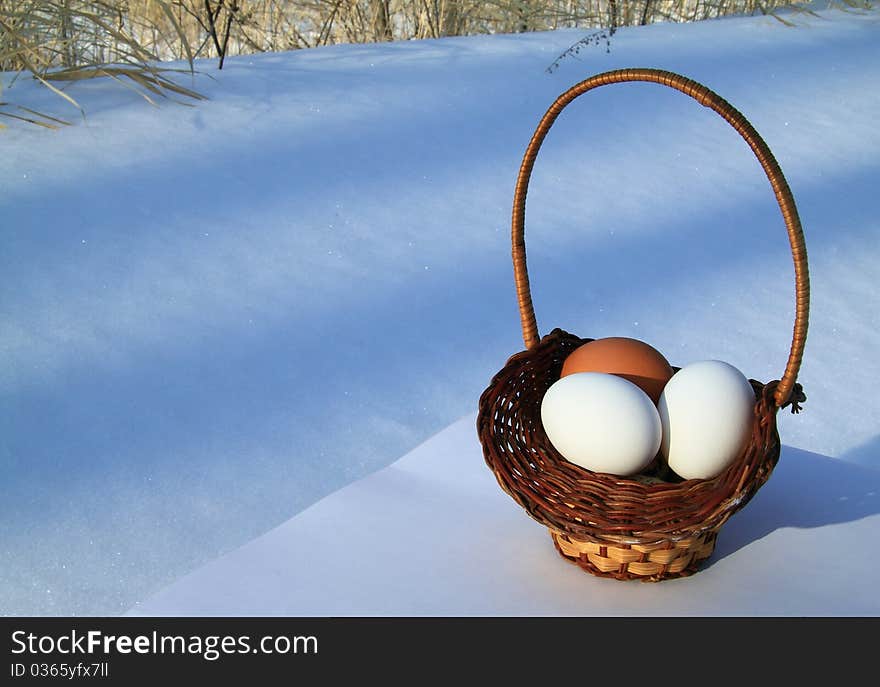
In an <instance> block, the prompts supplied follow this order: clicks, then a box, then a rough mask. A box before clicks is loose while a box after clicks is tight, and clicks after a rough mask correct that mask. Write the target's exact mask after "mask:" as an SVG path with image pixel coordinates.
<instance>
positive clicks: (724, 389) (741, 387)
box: [657, 360, 755, 479]
mask: <svg viewBox="0 0 880 687" xmlns="http://www.w3.org/2000/svg"><path fill="white" fill-rule="evenodd" d="M657 408H658V410H659V411H660V422H661V423H662V425H663V441H662V443H661V446H660V450H661V452H662V454H663V456H664V457H665V458H666V460H667V462H668V463H669V467H670V468H672V470H673V471H674V472H675V473H676V474H677V475H680V476H681V477H683V478H684V479H710V478H712V477H715V476H717V475H719V474H720V473H721V472H722V471H723V470H724V469H725V468H727V467H728V466H729V465H730V463H731V462H733V460H734V459H735V458H736V457H737V456H739V455H740V453H741V452H742V450H743V448H744V447H745V445H746V442H747V441H748V439H749V436H750V434H751V430H752V421H753V419H754V409H755V392H754V391H753V389H752V385H751V384H749V380H748V379H746V377H745V375H743V373H742V372H740V371H739V370H737V369H736V368H735V367H734V366H733V365H730V364H728V363H725V362H722V361H720V360H701V361H700V362H696V363H691V364H690V365H687V366H685V367H683V368H681V370H679V371H678V372H676V373H675V374H674V375H673V376H672V378H671V379H670V380H669V381H668V382H667V383H666V386H665V387H664V388H663V393H661V394H660V401H659V403H658V404H657Z"/></svg>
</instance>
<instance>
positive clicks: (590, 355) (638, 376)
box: [561, 336, 672, 404]
mask: <svg viewBox="0 0 880 687" xmlns="http://www.w3.org/2000/svg"><path fill="white" fill-rule="evenodd" d="M577 372H606V373H608V374H615V375H618V376H620V377H623V378H624V379H627V380H629V381H630V382H632V383H633V384H635V385H636V386H638V387H639V388H640V389H641V390H642V391H644V392H645V393H646V394H648V396H650V398H651V400H652V401H654V403H655V404H656V403H657V401H659V400H660V392H661V391H663V387H664V386H665V385H666V382H668V381H669V379H670V377H672V366H671V365H670V364H669V362H668V361H667V360H666V358H664V357H663V354H662V353H660V351H658V350H657V349H656V348H654V347H652V346H650V345H648V344H646V343H645V342H644V341H639V340H638V339H629V338H626V337H622V336H611V337H607V338H604V339H596V340H594V341H588V342H587V343H585V344H583V345H582V346H579V347H578V348H576V349H575V350H574V351H572V352H571V353H570V354H569V355H568V357H567V358H566V359H565V361H564V362H563V364H562V373H561V376H562V377H567V376H568V375H570V374H575V373H577Z"/></svg>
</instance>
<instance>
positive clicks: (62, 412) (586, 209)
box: [0, 10, 880, 615]
mask: <svg viewBox="0 0 880 687" xmlns="http://www.w3.org/2000/svg"><path fill="white" fill-rule="evenodd" d="M878 19H880V16H878V14H877V13H876V12H867V13H863V14H860V13H849V12H847V13H844V12H840V11H834V10H831V11H825V12H820V13H819V16H818V17H809V16H799V17H798V19H797V23H798V26H797V27H795V28H790V27H786V26H784V25H783V24H781V23H780V22H778V21H776V20H774V19H772V18H769V17H743V18H730V19H723V20H715V21H707V22H701V23H698V24H687V25H676V24H658V25H652V26H646V27H639V28H632V29H622V30H620V31H618V32H617V33H616V34H615V36H614V38H613V40H612V46H611V52H610V53H606V52H605V51H604V49H595V50H590V51H587V52H582V53H581V55H580V59H578V60H573V59H567V60H564V61H563V62H562V63H561V66H560V68H559V69H558V70H556V71H554V72H553V73H552V74H548V73H547V72H546V71H545V70H546V67H547V66H548V65H549V64H550V63H551V62H552V61H553V60H554V59H555V58H556V56H557V55H559V54H560V53H561V52H562V51H564V50H565V49H566V48H567V47H568V46H569V45H571V44H572V43H574V42H575V41H576V40H578V39H579V38H580V37H581V36H582V35H583V34H582V33H581V32H578V31H557V32H548V33H542V34H528V35H517V36H486V37H472V38H458V39H443V40H437V41H412V42H406V43H390V44H383V45H371V46H336V47H330V48H321V49H316V50H310V51H300V52H293V53H288V54H271V55H259V56H253V57H241V58H233V59H229V60H227V62H226V64H225V66H224V69H223V71H222V72H217V71H215V70H214V64H213V62H212V61H207V62H204V63H200V64H199V65H198V68H199V73H198V74H197V75H196V76H195V78H194V79H193V80H192V82H191V81H190V80H189V79H188V78H187V79H184V84H185V85H192V86H193V87H195V88H196V89H197V90H200V91H201V92H203V93H204V94H206V95H208V96H209V98H210V99H209V100H208V101H205V102H202V103H198V104H196V105H195V106H194V107H182V106H178V105H174V104H171V103H168V104H165V105H163V106H161V107H159V108H153V107H151V106H149V105H148V104H146V103H145V102H143V100H141V99H139V98H137V97H136V96H134V95H132V94H131V92H130V91H128V90H126V89H121V88H119V87H118V86H114V85H113V84H111V83H102V82H99V81H97V80H96V81H94V82H92V83H86V84H77V85H76V86H74V87H73V88H74V90H73V91H72V92H73V94H74V96H75V97H76V98H77V100H78V101H80V102H81V103H82V104H83V105H84V107H85V109H86V117H85V119H78V118H77V117H78V115H75V114H74V115H72V114H71V111H70V108H69V106H66V105H65V104H64V103H63V102H62V101H60V100H59V99H57V97H55V96H52V95H51V94H48V93H45V92H44V91H42V90H41V89H39V88H38V87H37V86H36V85H35V84H31V83H27V82H25V81H23V80H18V81H17V82H16V83H15V84H14V85H13V86H12V87H11V88H9V90H8V91H4V95H5V96H6V98H7V99H9V100H15V101H16V102H20V103H22V104H26V105H27V106H29V107H32V108H34V109H37V110H42V111H46V112H48V113H50V114H54V115H60V116H63V117H66V118H73V119H74V125H73V126H70V127H66V128H64V129H61V130H59V131H57V132H47V131H43V130H38V129H36V128H32V127H26V126H17V125H14V126H12V127H10V128H9V129H7V130H5V131H4V132H3V133H2V134H0V135H2V137H3V138H2V144H3V152H4V154H3V156H2V158H0V185H2V188H3V190H4V192H3V195H2V198H0V217H2V223H0V238H2V244H0V245H2V246H3V249H2V252H0V271H2V274H3V275H4V278H3V280H2V284H0V312H2V316H0V351H2V359H3V361H4V364H3V365H2V366H0V422H2V424H0V467H2V469H3V474H4V479H3V481H2V482H0V560H2V564H0V613H3V614H7V615H73V614H77V615H84V614H85V615H96V614H97V615H115V614H119V613H123V612H125V611H126V610H127V609H129V608H131V607H132V606H133V605H134V604H135V603H136V602H141V601H144V600H145V599H147V598H148V597H149V596H150V595H151V594H153V593H156V592H158V591H159V590H161V589H163V588H166V587H167V586H168V585H170V584H172V583H173V582H174V580H176V579H179V578H181V577H182V576H184V575H185V574H187V573H190V572H191V571H194V570H196V569H197V568H199V567H200V566H202V565H204V564H207V563H208V562H209V561H211V560H214V559H217V558H218V557H219V556H221V555H223V554H225V553H228V552H233V551H235V550H236V549H238V547H240V546H242V545H244V544H246V543H247V542H249V541H251V540H253V539H254V538H256V537H259V536H260V535H264V534H266V533H267V532H269V531H270V530H272V532H273V533H274V532H278V530H273V528H276V527H277V526H279V525H281V524H282V523H286V521H288V520H290V519H291V518H293V520H291V521H290V523H291V527H293V528H299V527H301V526H300V525H293V524H292V523H296V522H298V520H297V518H296V517H294V516H296V515H297V514H301V515H302V516H307V515H308V514H309V513H311V512H312V510H311V509H309V506H311V505H313V504H315V503H316V502H318V501H319V500H320V499H322V498H323V497H326V496H327V495H329V494H332V493H333V492H336V491H337V490H339V489H340V488H342V487H344V486H345V485H350V484H351V485H353V484H354V483H357V482H358V480H361V479H362V478H364V477H366V476H367V475H370V474H372V473H376V472H377V471H379V470H381V469H382V468H385V467H386V466H389V465H391V464H392V463H394V461H395V460H397V459H398V458H399V457H400V456H402V455H404V454H406V453H407V452H409V451H411V450H412V449H413V448H414V447H416V446H419V445H420V444H421V443H422V442H423V441H425V440H426V439H427V438H428V437H430V436H432V435H435V434H437V433H438V432H441V430H444V428H447V427H450V428H451V427H452V426H457V425H454V423H455V422H456V421H458V420H459V419H460V418H463V417H467V416H469V415H470V414H471V413H472V412H474V410H475V408H476V404H477V399H478V397H479V394H480V393H481V391H482V390H483V388H485V386H486V385H487V383H488V381H489V379H490V378H491V376H492V375H493V374H494V373H495V372H496V371H497V370H498V369H499V368H500V367H501V366H502V365H503V363H504V361H505V360H506V359H507V357H508V356H509V355H510V354H512V353H514V352H516V351H518V350H520V349H521V348H522V340H521V336H520V331H519V318H518V313H517V310H516V303H515V298H514V291H513V282H512V274H511V267H510V246H509V213H510V203H511V198H512V191H513V183H514V180H515V176H516V171H517V169H518V167H519V163H520V158H521V156H522V152H523V150H524V148H525V145H526V143H527V141H528V139H529V137H530V136H531V133H532V131H533V130H534V127H535V125H536V124H537V121H538V119H539V118H540V116H541V115H542V114H543V112H544V111H545V109H546V108H547V106H548V105H549V104H550V102H552V101H553V99H554V98H555V97H556V96H557V95H558V94H559V93H561V92H562V91H563V90H565V89H566V88H568V87H569V86H570V85H572V84H574V83H576V82H577V81H579V80H580V79H582V78H585V77H587V76H589V75H591V74H594V73H596V72H599V71H605V70H607V69H613V68H618V67H626V66H651V67H657V68H662V69H670V70H673V71H677V72H680V73H683V74H686V75H687V76H689V77H691V78H693V79H696V80H697V81H700V82H702V83H704V84H705V85H707V86H709V87H710V88H712V89H713V90H715V91H716V92H718V93H719V94H720V95H722V96H723V97H724V98H726V99H727V100H729V101H730V102H731V103H733V104H734V105H735V106H736V107H737V108H738V109H739V110H740V111H742V112H743V113H744V114H745V115H746V116H747V117H748V118H749V119H750V121H751V122H752V124H753V125H754V126H755V128H756V129H757V130H758V131H759V132H760V133H761V135H762V136H763V137H764V139H765V140H766V141H767V142H768V144H769V145H770V147H771V148H772V150H773V152H774V154H775V156H776V158H777V159H778V160H779V162H780V164H781V165H782V168H783V170H784V172H785V174H786V177H787V179H788V181H789V183H790V185H791V187H792V191H793V193H794V195H795V199H796V201H797V203H798V209H799V212H800V216H801V219H802V221H803V224H804V229H805V235H806V239H807V248H808V251H809V258H810V273H811V281H812V297H811V320H810V331H809V336H808V341H807V347H806V352H805V358H804V364H803V367H802V370H801V375H800V381H801V382H802V383H803V385H804V388H805V391H806V393H807V396H808V400H807V402H806V404H805V410H804V412H803V413H801V414H800V415H798V416H791V415H789V414H788V413H787V412H786V413H783V414H781V415H780V433H781V436H782V439H783V442H784V443H785V444H786V452H787V453H786V456H789V455H790V456H791V458H790V461H784V462H786V463H790V464H791V466H792V468H794V466H796V465H797V463H798V461H799V460H800V458H801V457H802V456H803V455H805V454H807V453H809V454H810V455H812V454H818V455H819V456H825V458H823V459H822V460H823V461H825V462H821V465H822V466H823V467H822V468H821V469H817V470H815V471H813V472H810V473H808V474H816V475H817V476H818V477H821V478H822V479H823V480H824V479H825V478H826V477H828V476H829V475H831V476H833V475H835V474H837V473H835V472H834V470H835V469H837V468H831V467H828V465H829V461H830V462H831V464H832V465H837V464H838V463H841V464H843V463H846V464H847V465H848V467H846V468H844V467H840V468H839V469H840V470H841V471H846V470H850V469H856V468H851V466H850V464H851V463H860V464H861V465H862V467H863V468H864V467H867V468H870V467H877V466H878V463H880V461H878V437H880V433H878V426H877V417H878V416H880V415H878V412H877V411H878V407H877V406H878V404H877V402H876V400H875V399H876V392H875V390H874V388H873V387H874V384H875V381H876V379H877V378H878V372H880V363H878V361H877V357H876V351H877V350H878V348H880V346H878V343H880V341H878V338H880V335H878V333H877V332H878V330H880V327H878V325H880V322H878V307H877V305H878V297H877V295H876V283H877V278H878V276H880V275H878V264H880V262H878V258H880V242H878V241H877V237H878V229H880V223H878V219H877V217H880V213H878V198H877V195H876V189H877V179H878V173H880V169H878V165H877V160H878V159H880V133H878V131H877V128H876V124H875V122H874V121H873V113H874V112H876V111H877V108H878V106H880V53H878V51H877V44H878V38H880V24H878ZM526 225H527V229H526V245H527V249H528V256H529V269H530V275H531V280H532V290H533V297H534V302H535V308H536V312H537V317H538V325H539V328H540V330H541V331H542V333H546V332H547V331H549V330H550V329H552V328H553V327H556V326H560V327H563V328H564V329H567V330H568V331H571V332H574V333H578V334H580V335H581V336H591V337H599V336H611V335H619V336H634V337H637V338H641V339H643V340H645V341H647V342H649V343H651V344H652V345H654V346H656V347H657V348H658V349H659V350H661V351H662V352H664V353H665V354H666V356H667V357H668V358H669V359H670V361H671V362H672V363H673V364H675V365H682V364H685V363H687V362H689V361H692V360H698V359H705V358H718V359H722V360H725V361H727V362H729V363H731V364H733V365H735V366H736V367H738V368H739V369H741V370H743V372H745V373H746V374H747V375H748V376H751V377H755V378H758V379H765V380H769V379H775V378H778V377H779V375H780V374H781V372H782V369H783V367H784V364H785V360H786V358H787V355H788V347H789V344H790V338H789V336H790V332H791V323H792V319H793V312H794V293H793V270H792V267H791V256H790V252H789V248H788V245H787V239H786V236H785V231H784V225H783V223H782V219H781V216H780V215H779V210H778V207H777V206H776V204H775V201H774V199H773V197H772V193H771V192H770V189H769V186H768V184H767V182H766V179H765V178H763V176H762V172H761V170H760V167H759V166H758V164H757V162H756V161H755V160H754V158H753V157H752V156H751V153H750V152H749V151H748V149H747V148H746V146H745V145H744V144H743V142H742V141H741V139H740V138H739V137H738V136H737V135H736V134H735V133H734V132H733V131H732V130H730V128H729V127H728V126H727V125H726V124H725V123H724V122H723V121H722V120H720V118H718V117H717V116H716V115H714V114H713V113H711V112H709V111H708V110H705V109H704V108H700V107H698V106H697V105H696V104H695V103H694V102H693V101H691V100H689V99H688V98H685V97H683V96H681V94H678V93H674V92H672V91H669V90H668V89H662V88H659V87H657V86H654V85H648V84H629V85H626V86H614V87H609V88H606V89H600V90H598V91H595V92H593V93H590V94H588V95H587V96H585V97H584V98H582V99H580V100H578V101H576V102H575V103H574V104H573V105H572V106H571V107H569V108H568V109H567V110H566V112H565V113H564V114H563V116H562V117H561V118H560V119H559V121H558V122H557V125H556V126H555V127H554V129H553V131H552V132H551V134H550V136H549V137H548V139H547V141H546V143H545V146H544V148H543V149H542V152H541V155H540V157H539V159H538V163H537V165H536V168H535V173H534V175H533V178H532V186H531V188H530V193H529V207H528V214H527V218H526ZM465 424H466V423H465ZM474 435H475V432H474ZM462 441H463V439H462ZM469 455H471V454H469ZM784 457H785V456H784ZM818 460H819V459H817V461H818ZM476 469H477V470H482V471H485V475H484V477H485V476H488V477H489V478H490V479H491V474H490V473H489V472H488V470H487V469H486V468H485V467H484V466H482V465H481V466H480V467H479V468H476ZM436 472H437V471H436V470H434V471H430V470H429V471H428V473H426V474H428V475H436ZM382 474H386V473H382ZM470 474H472V473H463V475H462V479H461V481H460V483H459V484H458V486H459V488H460V489H461V490H463V491H462V492H460V493H459V494H458V497H459V498H463V494H467V493H468V490H469V489H470V486H469V483H468V480H469V479H472V478H471V477H469V475H470ZM480 474H482V473H480ZM841 474H844V473H843V472H842V473H841ZM845 474H846V475H849V474H850V473H849V472H845ZM853 474H855V473H853ZM859 474H861V473H859ZM865 474H873V473H871V472H870V471H869V472H866V473H865ZM438 479H440V478H439V477H438ZM774 480H775V476H774V478H773V479H771V482H770V484H772V483H773V481H774ZM364 484H369V483H364ZM425 488H426V489H428V491H429V492H430V484H427V485H425ZM438 488H440V485H438ZM474 489H477V487H476V486H474ZM765 489H769V484H768V487H765ZM344 493H345V492H339V493H338V495H334V498H337V496H339V495H343V494H344ZM393 493H396V492H393ZM479 493H480V494H484V492H483V491H479ZM771 493H772V492H771ZM500 497H501V498H502V499H505V498H507V497H506V496H505V495H503V494H500ZM432 498H433V499H435V500H436V501H437V503H438V505H437V508H438V509H439V508H441V507H442V506H441V504H440V500H442V494H441V493H440V492H437V493H436V494H435V495H434V496H433V497H432ZM507 500H508V501H509V499H507ZM502 502H503V501H502ZM322 503H323V502H322ZM787 503H792V505H793V507H796V506H797V505H798V504H797V501H796V500H792V498H791V495H790V494H789V495H788V501H787ZM356 505H357V504H352V507H356ZM510 505H511V506H514V507H515V504H512V502H511V504H510ZM336 508H337V509H338V512H339V513H344V512H348V511H347V510H346V506H345V505H344V504H343V505H339V506H337V507H336ZM749 508H751V505H750V507H749ZM747 510H748V509H747ZM875 511H876V506H874V507H873V510H871V511H870V513H873V512H875ZM514 515H516V513H514ZM309 517H314V516H309ZM511 517H513V515H512V516H511ZM516 521H517V522H518V523H519V524H518V525H516V527H520V528H522V529H523V530H534V529H535V528H532V527H530V523H529V521H528V520H527V519H524V518H522V517H521V516H519V517H517V518H516ZM874 522H875V520H874V519H870V518H868V519H867V520H866V523H868V525H865V523H862V524H860V525H859V526H860V527H862V526H871V525H870V523H874ZM823 524H824V523H823ZM873 526H874V527H876V525H873ZM284 527H285V528H286V527H288V525H287V524H285V525H284ZM416 529H417V527H416V524H415V523H414V524H413V531H415V530H416ZM297 531H298V532H300V535H299V536H306V535H305V534H302V530H299V529H297ZM874 531H875V532H876V529H875V530H874ZM783 534H784V536H785V537H786V538H787V539H788V538H789V530H787V529H786V530H784V533H783V531H782V530H777V531H775V532H773V534H772V536H773V537H778V536H783ZM542 535H544V533H543V532H541V531H540V528H537V532H536V533H535V532H531V533H530V534H523V535H522V536H524V537H525V536H534V537H538V538H540V537H542ZM309 536H315V535H309ZM765 539H767V537H765V538H763V539H760V540H759V541H756V542H755V543H754V545H762V546H763V545H764V543H765ZM787 539H786V541H787ZM260 541H262V540H260ZM767 545H768V546H770V545H771V544H770V543H767ZM774 545H775V544H774ZM264 552H265V550H264ZM729 558H730V559H734V558H735V556H733V555H731V556H730V557H729ZM724 560H725V561H726V560H727V559H724ZM547 565H549V566H556V565H557V561H555V560H552V561H551V562H550V563H548V564H547ZM719 565H720V563H719ZM321 569H322V570H326V569H327V566H324V567H322V568H321ZM452 570H453V571H454V574H456V575H460V576H461V577H462V578H467V579H463V580H462V584H463V585H467V584H470V583H471V580H470V578H471V577H472V576H473V575H476V572H475V571H474V570H473V569H467V568H466V569H463V570H462V569H460V568H459V567H458V566H453V567H452ZM858 570H861V568H858ZM574 572H578V573H579V571H574ZM472 573H473V575H472ZM450 574H453V573H452V572H450ZM496 574H497V573H496ZM697 577H699V576H697ZM578 579H580V578H578ZM693 579H697V578H693ZM817 579H818V578H817ZM474 583H475V584H476V582H474ZM467 598H472V597H467ZM828 598H829V600H830V601H829V604H830V603H831V601H833V602H835V603H836V602H838V601H839V598H838V597H836V596H834V595H831V596H829V597H828ZM241 604H245V602H244V601H241ZM828 607H829V608H832V607H833V605H829V606H828ZM512 608H514V607H513V606H511V609H512ZM537 608H538V607H537V606H536V607H535V609H537ZM849 608H850V607H846V608H843V607H841V611H842V612H845V611H847V610H848V609H849ZM239 609H240V610H242V611H243V612H245V611H247V608H246V605H242V606H239ZM312 610H313V611H314V612H319V611H320V610H321V609H319V608H313V609H312ZM474 610H475V612H477V611H479V610H480V609H479V608H476V607H475V609H474Z"/></svg>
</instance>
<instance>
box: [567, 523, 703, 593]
mask: <svg viewBox="0 0 880 687" xmlns="http://www.w3.org/2000/svg"><path fill="white" fill-rule="evenodd" d="M717 534H718V532H717V530H712V531H708V532H703V533H701V534H699V535H694V536H691V537H687V538H685V539H681V540H678V541H672V540H667V541H661V542H655V543H651V544H608V543H598V542H592V541H583V540H580V539H574V538H572V537H570V536H568V535H567V534H563V533H561V532H556V531H554V530H550V535H551V536H552V537H553V544H554V545H555V546H556V550H557V551H559V553H560V555H561V556H562V557H563V558H565V559H566V560H568V561H570V562H572V563H574V564H576V565H577V566H579V567H580V568H582V569H583V570H585V571H587V572H589V573H591V574H593V575H596V576H598V577H612V578H614V579H616V580H641V581H643V582H660V581H662V580H669V579H674V578H676V577H687V576H688V575H693V574H694V573H695V572H697V571H698V570H699V568H700V566H701V565H702V563H703V561H705V560H706V559H707V558H709V556H711V555H712V552H713V551H714V550H715V539H716V537H717Z"/></svg>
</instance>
